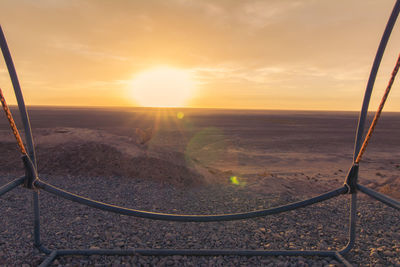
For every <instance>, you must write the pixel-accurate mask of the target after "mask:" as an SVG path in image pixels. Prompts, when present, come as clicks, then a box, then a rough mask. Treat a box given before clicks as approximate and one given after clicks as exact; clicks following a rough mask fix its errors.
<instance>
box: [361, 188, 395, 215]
mask: <svg viewBox="0 0 400 267" xmlns="http://www.w3.org/2000/svg"><path fill="white" fill-rule="evenodd" d="M357 187H358V189H359V190H360V191H361V192H363V193H364V194H367V195H368V196H370V197H372V198H375V199H376V200H379V201H380V202H382V203H384V204H386V205H388V206H390V207H392V208H395V209H398V210H400V201H397V200H394V199H392V198H390V197H388V196H386V195H384V194H381V193H378V192H376V191H374V190H372V189H369V188H367V187H365V186H362V185H360V184H358V185H357Z"/></svg>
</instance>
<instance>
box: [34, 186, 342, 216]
mask: <svg viewBox="0 0 400 267" xmlns="http://www.w3.org/2000/svg"><path fill="white" fill-rule="evenodd" d="M34 184H35V186H36V187H37V188H41V189H43V190H44V191H47V192H49V193H51V194H54V195H57V196H60V197H63V198H65V199H68V200H71V201H74V202H77V203H80V204H84V205H87V206H90V207H93V208H96V209H100V210H105V211H110V212H114V213H119V214H123V215H128V216H134V217H139V218H147V219H153V220H163V221H179V222H218V221H232V220H242V219H249V218H255V217H261V216H267V215H271V214H277V213H281V212H285V211H290V210H294V209H298V208H302V207H306V206H309V205H312V204H315V203H318V202H321V201H324V200H327V199H330V198H333V197H336V196H339V195H341V194H345V193H346V192H347V187H345V186H343V187H340V188H338V189H335V190H333V191H330V192H327V193H325V194H322V195H319V196H316V197H313V198H310V199H307V200H303V201H299V202H295V203H291V204H288V205H284V206H280V207H276V208H271V209H264V210H256V211H250V212H242V213H232V214H218V215H176V214H166V213H157V212H149V211H142V210H134V209H128V208H124V207H119V206H114V205H110V204H106V203H102V202H99V201H95V200H92V199H89V198H85V197H81V196H78V195H75V194H73V193H70V192H67V191H64V190H62V189H59V188H57V187H55V186H52V185H50V184H47V183H45V182H42V181H40V180H36V181H35V183H34Z"/></svg>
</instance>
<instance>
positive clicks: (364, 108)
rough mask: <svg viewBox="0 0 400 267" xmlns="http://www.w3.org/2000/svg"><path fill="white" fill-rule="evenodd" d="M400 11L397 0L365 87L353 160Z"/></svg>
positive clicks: (399, 2)
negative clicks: (380, 68) (379, 71)
mask: <svg viewBox="0 0 400 267" xmlns="http://www.w3.org/2000/svg"><path fill="white" fill-rule="evenodd" d="M399 12H400V0H397V1H396V3H395V5H394V7H393V11H392V14H391V15H390V17H389V20H388V22H387V24H386V28H385V31H384V32H383V35H382V39H381V42H380V43H379V47H378V51H377V52H376V56H375V59H374V63H373V65H372V69H371V73H370V75H369V79H368V83H367V88H366V89H365V94H364V100H363V104H362V109H361V113H360V117H359V120H358V127H357V134H356V140H355V145H354V158H353V160H356V158H357V156H358V153H360V148H361V144H362V137H363V134H364V127H365V119H366V117H367V113H368V106H369V102H370V99H371V94H372V89H373V88H374V84H375V79H376V75H377V74H378V69H379V65H380V64H381V61H382V57H383V53H384V52H385V49H386V45H387V43H388V41H389V37H390V34H391V33H392V30H393V27H394V24H395V23H396V20H397V17H398V15H399Z"/></svg>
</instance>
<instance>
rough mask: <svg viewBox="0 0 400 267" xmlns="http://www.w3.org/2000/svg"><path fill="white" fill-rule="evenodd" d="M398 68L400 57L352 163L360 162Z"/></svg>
mask: <svg viewBox="0 0 400 267" xmlns="http://www.w3.org/2000/svg"><path fill="white" fill-rule="evenodd" d="M399 67H400V55H399V57H398V58H397V62H396V66H395V67H394V69H393V72H392V77H391V78H390V80H389V84H388V85H387V87H386V91H385V93H384V95H383V97H382V100H381V103H380V104H379V108H378V110H377V111H376V113H375V117H374V120H373V121H372V123H371V126H370V127H369V130H368V133H367V135H366V136H365V139H364V143H363V144H362V146H361V149H360V153H358V156H357V158H356V160H355V161H354V163H357V164H358V163H359V162H360V160H361V158H362V156H363V154H364V152H365V150H366V148H367V145H368V142H369V140H370V139H371V136H372V133H373V132H374V130H375V126H376V124H377V123H378V120H379V117H380V116H381V113H382V109H383V106H384V105H385V102H386V99H387V97H388V95H389V92H390V89H391V88H392V85H393V82H394V78H395V77H396V75H397V72H398V71H399Z"/></svg>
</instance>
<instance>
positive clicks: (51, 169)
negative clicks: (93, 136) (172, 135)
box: [37, 142, 203, 186]
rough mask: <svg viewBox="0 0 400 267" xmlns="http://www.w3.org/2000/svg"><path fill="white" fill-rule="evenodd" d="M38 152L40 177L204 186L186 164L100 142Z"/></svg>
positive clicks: (57, 146)
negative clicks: (109, 178)
mask: <svg viewBox="0 0 400 267" xmlns="http://www.w3.org/2000/svg"><path fill="white" fill-rule="evenodd" d="M37 151H38V154H37V158H38V172H39V173H40V174H50V175H51V174H57V175H81V176H82V175H87V176H98V177H107V176H121V177H132V178H140V179H153V180H157V181H160V182H165V183H168V184H173V185H177V186H193V185H199V184H202V183H203V177H202V176H201V175H200V174H198V173H196V172H195V171H193V170H192V169H189V168H188V167H186V166H184V165H179V164H176V163H175V162H171V161H167V160H164V159H160V158H155V157H151V156H148V157H147V156H140V157H132V156H130V155H127V154H124V153H122V152H120V151H119V150H118V149H116V148H114V147H111V146H109V145H105V144H101V143H96V142H87V143H66V144H58V145H55V146H52V147H38V149H37ZM182 157H183V156H182Z"/></svg>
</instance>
